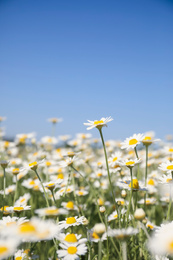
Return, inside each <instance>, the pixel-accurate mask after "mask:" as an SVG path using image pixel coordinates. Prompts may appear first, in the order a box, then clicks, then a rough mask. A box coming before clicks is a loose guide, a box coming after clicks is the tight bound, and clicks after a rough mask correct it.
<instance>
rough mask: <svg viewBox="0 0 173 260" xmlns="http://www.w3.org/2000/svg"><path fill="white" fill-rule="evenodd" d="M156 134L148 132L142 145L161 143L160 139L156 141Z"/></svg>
mask: <svg viewBox="0 0 173 260" xmlns="http://www.w3.org/2000/svg"><path fill="white" fill-rule="evenodd" d="M154 135H155V134H154V132H147V133H146V134H145V137H144V139H143V140H142V143H143V144H144V145H148V146H149V145H151V144H152V143H155V142H158V141H160V139H154Z"/></svg>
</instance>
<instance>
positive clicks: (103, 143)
mask: <svg viewBox="0 0 173 260" xmlns="http://www.w3.org/2000/svg"><path fill="white" fill-rule="evenodd" d="M99 132H100V137H101V140H102V145H103V149H104V154H105V161H106V168H107V173H108V179H109V184H110V187H111V192H112V198H113V204H114V205H115V204H116V201H115V195H114V192H113V185H112V182H111V177H110V172H109V165H108V158H107V153H106V146H105V142H104V138H103V134H102V130H101V129H99ZM115 207H116V205H115Z"/></svg>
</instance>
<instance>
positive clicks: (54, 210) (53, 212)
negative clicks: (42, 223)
mask: <svg viewBox="0 0 173 260" xmlns="http://www.w3.org/2000/svg"><path fill="white" fill-rule="evenodd" d="M45 213H46V214H48V215H54V214H58V213H59V210H58V209H46V210H45Z"/></svg>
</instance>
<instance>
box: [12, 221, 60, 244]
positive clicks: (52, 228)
mask: <svg viewBox="0 0 173 260" xmlns="http://www.w3.org/2000/svg"><path fill="white" fill-rule="evenodd" d="M58 233H59V227H58V225H57V224H56V223H55V222H53V221H51V220H41V219H39V218H36V217H33V218H32V219H30V221H28V222H26V223H24V224H22V225H20V226H19V227H18V229H17V234H18V236H19V237H21V239H24V241H28V242H29V241H30V242H32V241H33V242H34V241H41V240H51V239H53V238H54V237H55V236H56V235H57V234H58Z"/></svg>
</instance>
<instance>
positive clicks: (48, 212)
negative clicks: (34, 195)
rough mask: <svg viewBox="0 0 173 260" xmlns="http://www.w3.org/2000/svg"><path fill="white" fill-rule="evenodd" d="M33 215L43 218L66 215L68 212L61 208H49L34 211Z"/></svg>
mask: <svg viewBox="0 0 173 260" xmlns="http://www.w3.org/2000/svg"><path fill="white" fill-rule="evenodd" d="M35 213H37V214H38V215H39V216H40V217H43V216H58V215H66V214H68V211H67V210H65V209H62V208H56V207H54V206H52V207H49V208H42V209H36V210H35Z"/></svg>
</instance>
